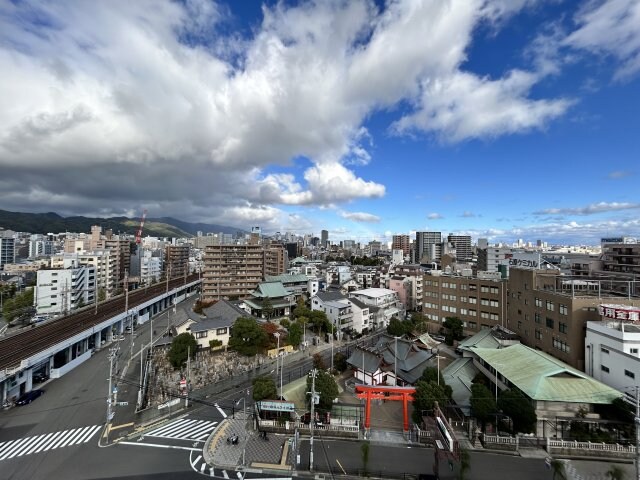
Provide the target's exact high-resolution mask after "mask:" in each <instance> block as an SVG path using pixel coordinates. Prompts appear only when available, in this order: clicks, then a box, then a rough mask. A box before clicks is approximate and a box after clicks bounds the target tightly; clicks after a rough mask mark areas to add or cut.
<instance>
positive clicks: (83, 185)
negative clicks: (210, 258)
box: [0, 0, 568, 225]
mask: <svg viewBox="0 0 640 480" xmlns="http://www.w3.org/2000/svg"><path fill="white" fill-rule="evenodd" d="M527 3H528V2H527V1H526V0H521V1H519V2H506V1H501V2H500V1H498V2H486V1H484V0H469V1H465V2H453V3H447V2H425V1H416V0H414V1H411V0H407V1H398V2H389V3H388V4H387V5H386V6H385V8H383V9H381V10H379V9H378V7H377V6H376V5H375V3H374V2H372V1H367V0H353V1H349V2H308V3H300V4H298V5H296V6H288V5H287V4H285V3H284V2H282V3H277V4H276V5H274V6H264V7H263V14H264V18H263V20H262V22H261V23H260V24H257V25H255V26H254V28H253V30H252V33H251V36H249V37H246V38H239V37H238V34H236V33H231V34H227V33H225V32H227V31H228V30H229V28H228V27H229V25H232V24H233V22H235V21H236V20H235V19H229V15H230V13H229V12H228V11H226V10H225V8H223V7H220V6H219V5H218V4H216V3H214V2H209V1H207V0H189V1H186V2H171V1H168V0H167V1H156V0H136V1H133V2H131V1H129V2H126V1H121V2H116V3H115V4H113V3H110V2H109V3H104V2H102V3H101V2H86V1H82V0H69V1H66V2H51V3H42V2H36V1H33V2H29V1H26V2H19V3H17V4H11V3H9V4H3V5H2V6H1V7H0V32H2V33H0V71H2V75H0V167H1V168H2V172H3V175H2V178H0V191H1V192H3V193H2V195H1V196H0V200H1V202H2V204H3V206H4V207H5V208H10V207H12V208H14V209H19V210H25V209H33V210H40V211H42V210H43V209H44V210H52V209H56V208H60V209H61V210H63V213H67V214H72V213H86V212H95V211H103V209H106V211H105V214H109V213H114V214H115V213H121V212H123V211H128V210H130V209H131V208H132V207H131V205H136V209H137V208H138V207H139V208H143V207H145V206H147V207H152V208H154V209H156V210H157V213H158V214H160V215H176V216H181V217H184V216H185V212H189V216H190V218H193V219H206V220H207V221H215V222H218V223H221V222H231V224H232V225H238V222H249V223H245V225H247V224H248V225H250V224H251V223H255V221H257V220H258V219H262V220H264V222H267V223H270V224H277V223H278V222H280V224H286V222H287V220H286V218H284V217H283V211H282V210H280V209H279V208H277V206H281V205H285V206H293V205H300V206H316V207H326V206H332V207H333V206H334V205H335V204H340V203H346V202H350V201H352V200H354V199H358V198H380V197H382V196H384V195H385V186H384V185H383V184H381V183H378V182H374V181H371V180H368V179H367V178H366V177H367V168H368V166H370V165H373V164H375V158H372V153H371V150H372V147H373V145H374V139H373V138H372V136H371V134H370V133H369V132H368V131H367V129H366V128H365V126H364V124H365V122H366V121H367V119H368V118H369V117H370V116H371V115H373V114H375V113H376V112H378V111H379V110H380V109H387V110H388V111H389V112H390V113H389V115H390V116H391V118H394V116H395V117H396V118H397V116H398V115H400V114H398V113H396V112H397V111H398V110H395V108H396V107H397V106H399V105H400V106H402V105H405V104H407V103H409V104H412V105H414V107H415V110H414V111H413V112H412V113H411V114H410V115H407V116H404V117H402V118H401V119H400V120H399V121H398V122H397V123H396V124H395V128H396V131H398V132H408V131H421V132H428V133H434V134H436V135H439V136H441V137H442V138H445V139H446V140H447V141H462V140H465V139H468V138H479V137H495V136H498V135H503V134H509V133H514V132H519V131H525V130H528V129H531V128H541V127H542V126H544V124H545V123H546V122H548V121H549V120H551V119H553V118H555V117H557V116H558V115H561V114H562V113H563V112H564V110H565V109H566V108H567V107H568V102H567V101H566V100H562V99H559V100H553V99H552V100H545V99H541V100H531V99H530V98H529V92H530V90H531V88H532V87H533V86H534V85H535V83H536V82H537V81H538V80H539V78H538V77H536V76H535V75H533V74H530V73H527V72H521V71H514V72H511V73H510V74H508V75H507V76H505V77H504V78H498V79H495V80H490V79H487V78H481V77H478V76H476V75H474V74H473V73H471V72H467V71H464V70H463V69H462V68H463V67H462V65H464V64H465V60H466V52H467V51H468V49H469V47H470V45H471V41H472V34H473V33H474V29H475V28H476V27H477V25H478V24H479V23H480V22H483V21H485V20H489V21H491V22H494V23H495V25H497V26H499V25H500V21H501V20H504V19H505V18H507V17H508V16H509V15H511V14H513V13H514V12H516V11H518V10H519V9H521V8H523V7H524V6H525V5H526V4H527ZM225 22H229V24H227V23H225ZM479 112H480V113H479ZM301 157H304V158H306V159H308V160H309V161H310V162H311V164H310V165H305V170H304V172H299V171H298V170H295V167H297V166H298V165H297V164H295V163H296V162H297V161H298V159H299V158H301ZM304 161H306V160H304ZM292 164H294V165H292ZM274 165H275V166H277V171H278V173H272V172H273V171H274V169H273V166H274ZM352 166H353V168H351V167H352ZM356 166H357V167H363V168H361V169H358V173H357V174H356V171H355V168H356ZM61 185H64V188H65V193H64V195H59V194H57V192H59V190H60V186H61ZM25 186H26V187H25ZM25 188H26V190H27V191H25ZM29 191H33V192H42V195H34V196H30V195H29V194H28V193H29ZM42 198H44V199H46V201H44V202H43V201H42V200H41V199H42ZM106 200H108V202H107V201H106ZM254 213H255V214H256V215H257V217H252V216H251V215H253V214H254ZM196 215H198V216H202V217H196Z"/></svg>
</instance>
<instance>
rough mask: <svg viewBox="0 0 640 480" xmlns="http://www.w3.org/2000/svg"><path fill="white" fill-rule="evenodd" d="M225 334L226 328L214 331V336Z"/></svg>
mask: <svg viewBox="0 0 640 480" xmlns="http://www.w3.org/2000/svg"><path fill="white" fill-rule="evenodd" d="M226 333H227V327H224V328H218V329H216V335H225V334H226Z"/></svg>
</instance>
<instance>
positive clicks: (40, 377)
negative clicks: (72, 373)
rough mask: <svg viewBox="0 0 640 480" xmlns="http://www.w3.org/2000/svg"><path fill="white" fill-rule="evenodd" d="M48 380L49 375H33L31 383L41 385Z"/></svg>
mask: <svg viewBox="0 0 640 480" xmlns="http://www.w3.org/2000/svg"><path fill="white" fill-rule="evenodd" d="M47 380H49V375H47V374H46V373H34V374H33V383H42V382H46V381H47Z"/></svg>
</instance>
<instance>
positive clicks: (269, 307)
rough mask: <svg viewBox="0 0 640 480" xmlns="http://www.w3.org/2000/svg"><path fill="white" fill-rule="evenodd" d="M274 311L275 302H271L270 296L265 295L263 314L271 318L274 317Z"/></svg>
mask: <svg viewBox="0 0 640 480" xmlns="http://www.w3.org/2000/svg"><path fill="white" fill-rule="evenodd" d="M273 311H274V308H273V302H271V299H270V298H269V297H264V298H263V299H262V316H263V317H264V318H266V319H267V320H269V319H270V318H271V317H273Z"/></svg>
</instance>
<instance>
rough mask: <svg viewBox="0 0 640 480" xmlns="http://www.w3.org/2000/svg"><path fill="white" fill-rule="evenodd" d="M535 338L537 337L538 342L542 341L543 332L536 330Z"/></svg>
mask: <svg viewBox="0 0 640 480" xmlns="http://www.w3.org/2000/svg"><path fill="white" fill-rule="evenodd" d="M535 337H536V340H542V331H541V330H538V329H537V328H536V334H535Z"/></svg>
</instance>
